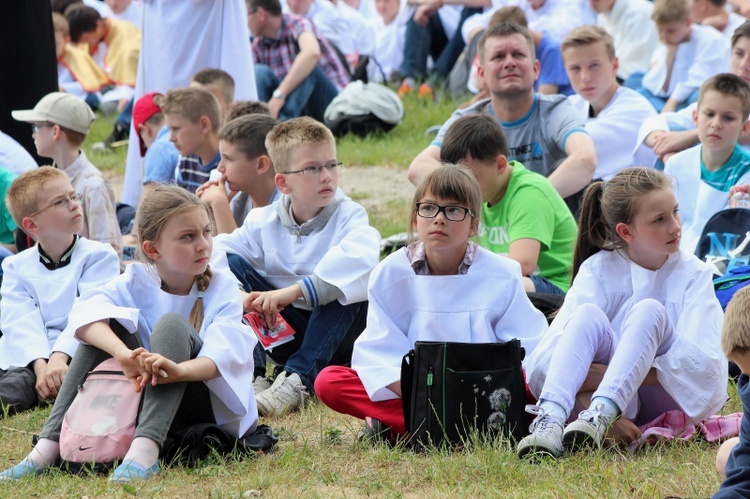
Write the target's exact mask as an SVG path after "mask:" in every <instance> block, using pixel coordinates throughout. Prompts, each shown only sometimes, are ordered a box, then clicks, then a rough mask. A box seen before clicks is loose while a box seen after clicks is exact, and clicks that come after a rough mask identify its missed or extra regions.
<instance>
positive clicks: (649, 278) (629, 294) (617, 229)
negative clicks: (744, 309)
mask: <svg viewBox="0 0 750 499" xmlns="http://www.w3.org/2000/svg"><path fill="white" fill-rule="evenodd" d="M580 220H581V221H580V230H579V236H578V243H577V247H576V252H575V254H574V260H573V285H572V286H571V288H570V291H568V294H567V295H566V296H565V301H564V303H563V306H562V308H561V309H560V311H559V313H558V314H557V316H556V317H555V319H554V321H553V322H552V324H551V325H550V329H549V330H548V331H547V333H546V335H545V336H544V339H543V340H542V341H541V342H540V344H539V346H538V347H537V349H536V350H535V351H534V352H532V353H531V355H530V356H529V357H528V358H527V361H526V375H527V379H528V382H529V388H530V389H531V392H532V394H533V395H534V396H535V397H537V398H538V400H539V405H537V406H527V408H526V410H527V412H530V413H531V414H535V415H536V416H537V417H536V419H535V420H534V422H533V423H532V425H531V432H532V433H531V435H529V436H527V437H526V438H524V439H523V440H521V442H519V444H518V448H517V451H518V455H519V456H521V457H522V456H525V455H527V454H530V455H534V454H537V453H545V454H550V455H552V456H555V457H556V456H559V455H561V454H562V453H563V449H566V450H576V449H578V448H580V447H581V446H583V445H585V444H595V445H596V446H600V445H601V444H602V441H603V439H604V435H605V433H606V432H607V430H608V428H609V426H610V425H611V424H612V423H613V422H614V421H615V420H616V419H617V418H620V417H622V418H623V419H622V420H621V421H618V422H617V423H616V425H617V428H614V429H616V430H618V431H619V432H620V434H621V435H620V436H621V437H622V438H623V439H624V440H633V439H635V438H637V437H638V434H639V432H638V428H637V427H636V426H635V424H634V423H633V421H635V422H648V421H651V420H652V419H653V418H655V417H656V416H658V415H660V414H662V413H664V412H666V411H668V410H672V409H679V410H682V411H683V412H685V413H686V414H687V415H688V416H689V417H690V418H691V419H692V420H693V421H695V422H698V421H700V420H701V419H703V418H706V417H708V416H710V415H712V414H714V413H715V412H716V411H717V410H718V409H719V408H721V406H722V405H724V402H725V401H726V398H727V392H726V384H727V362H726V360H725V359H724V356H723V355H722V351H721V348H720V345H719V333H720V330H721V325H722V320H723V314H722V311H721V307H720V306H719V303H718V301H717V300H716V297H715V295H714V290H713V285H712V281H711V279H712V273H711V270H710V269H709V268H708V266H707V265H706V264H704V263H703V262H701V261H700V260H698V259H697V258H696V257H695V256H693V255H692V254H690V253H687V252H684V251H682V250H680V235H681V222H680V216H679V214H678V211H677V201H676V199H675V194H674V191H673V190H672V184H671V180H670V177H668V176H667V175H665V174H664V173H663V172H660V171H658V170H653V169H651V168H640V167H638V168H626V169H624V170H621V171H620V172H619V173H617V174H616V175H615V176H614V177H612V179H611V180H609V181H607V182H606V183H602V182H596V183H594V184H592V185H591V186H589V187H588V188H587V189H586V192H585V194H584V197H583V204H582V206H581V218H580ZM592 391H593V392H594V393H593V396H591V399H590V402H591V403H590V408H589V409H588V410H584V411H582V412H581V413H580V414H579V415H578V419H577V420H575V421H573V422H572V423H570V424H569V425H568V426H567V427H566V428H565V429H564V430H563V426H564V424H565V421H566V420H567V419H568V417H569V416H570V414H571V411H572V410H573V407H574V404H575V403H576V397H577V396H578V397H579V398H581V399H583V401H582V403H586V402H585V401H587V400H588V395H589V394H590V393H591V392H592Z"/></svg>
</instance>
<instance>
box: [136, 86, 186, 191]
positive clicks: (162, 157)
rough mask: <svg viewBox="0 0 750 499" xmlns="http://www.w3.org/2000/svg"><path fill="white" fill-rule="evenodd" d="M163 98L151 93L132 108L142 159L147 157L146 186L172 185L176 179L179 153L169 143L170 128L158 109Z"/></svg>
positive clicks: (145, 165) (144, 180) (145, 167)
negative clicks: (155, 183)
mask: <svg viewBox="0 0 750 499" xmlns="http://www.w3.org/2000/svg"><path fill="white" fill-rule="evenodd" d="M162 97H164V96H163V95H162V94H160V93H158V92H151V93H148V94H146V95H144V96H143V97H141V98H140V99H138V101H136V103H135V105H134V106H133V126H134V128H135V130H136V132H137V133H138V144H139V146H140V148H141V157H144V156H145V158H144V164H143V184H144V185H145V184H148V183H151V182H170V181H173V180H174V179H175V168H176V167H177V163H178V161H179V160H180V153H178V152H177V149H175V147H174V144H172V142H170V141H169V128H167V127H166V126H165V119H164V113H162V111H161V107H160V106H159V104H158V103H159V101H160V99H161V98H162Z"/></svg>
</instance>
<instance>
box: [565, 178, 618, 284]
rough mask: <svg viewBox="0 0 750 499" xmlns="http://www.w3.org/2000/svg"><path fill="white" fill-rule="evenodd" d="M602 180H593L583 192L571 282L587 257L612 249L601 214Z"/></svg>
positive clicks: (607, 228)
mask: <svg viewBox="0 0 750 499" xmlns="http://www.w3.org/2000/svg"><path fill="white" fill-rule="evenodd" d="M603 192H604V182H601V181H600V182H594V183H593V184H591V185H589V186H588V187H587V188H586V190H585V191H584V193H583V199H582V200H581V212H580V216H579V220H578V239H577V240H576V247H575V251H574V253H573V269H572V277H571V282H572V281H573V280H574V279H575V278H576V275H578V269H580V268H581V264H583V262H585V261H586V259H587V258H588V257H590V256H591V255H593V254H594V253H597V252H599V251H601V250H605V251H612V250H613V249H615V247H614V245H613V244H612V237H611V234H610V231H609V227H608V226H607V222H606V221H605V220H604V216H603V215H602V202H601V201H602V193H603Z"/></svg>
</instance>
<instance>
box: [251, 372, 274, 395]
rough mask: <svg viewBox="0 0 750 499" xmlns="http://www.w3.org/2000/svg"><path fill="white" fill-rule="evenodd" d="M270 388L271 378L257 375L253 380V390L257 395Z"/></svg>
mask: <svg viewBox="0 0 750 499" xmlns="http://www.w3.org/2000/svg"><path fill="white" fill-rule="evenodd" d="M269 388H271V380H269V379H268V378H266V377H265V376H256V377H255V379H254V380H253V392H255V396H256V397H257V396H258V395H259V394H260V393H261V392H265V391H266V390H268V389H269Z"/></svg>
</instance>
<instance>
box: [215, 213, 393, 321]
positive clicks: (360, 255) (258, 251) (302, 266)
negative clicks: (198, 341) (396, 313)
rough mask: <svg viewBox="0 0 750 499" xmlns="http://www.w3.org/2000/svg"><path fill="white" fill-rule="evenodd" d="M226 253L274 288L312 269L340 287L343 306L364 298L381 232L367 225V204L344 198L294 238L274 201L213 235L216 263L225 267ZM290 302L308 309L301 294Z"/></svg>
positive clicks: (340, 299)
mask: <svg viewBox="0 0 750 499" xmlns="http://www.w3.org/2000/svg"><path fill="white" fill-rule="evenodd" d="M280 202H283V199H281V200H279V201H277V203H280ZM226 253H233V254H236V255H239V256H241V257H242V258H243V259H245V261H247V262H248V263H249V264H250V266H251V267H252V268H254V269H255V270H256V271H257V272H258V273H259V274H261V275H262V276H264V277H265V279H266V280H267V281H268V283H269V284H271V285H272V286H273V287H274V288H276V289H280V288H284V287H287V286H291V285H293V284H295V283H297V282H298V281H300V280H301V279H304V278H305V277H309V276H311V275H313V274H314V275H316V276H318V277H319V278H320V279H322V280H323V281H325V282H327V283H328V284H331V285H333V286H335V287H336V288H338V289H339V290H340V291H341V293H342V294H343V296H342V297H341V298H339V302H340V303H341V304H342V305H347V304H350V303H357V302H361V301H364V300H366V299H367V280H368V279H369V277H370V272H371V271H372V269H373V268H374V267H375V265H377V263H378V259H379V257H380V234H379V233H378V231H377V230H375V229H374V228H373V227H371V226H370V224H369V221H368V219H367V212H366V211H365V209H364V208H362V206H360V205H358V204H357V203H355V202H353V201H350V200H348V199H346V200H343V201H341V204H340V205H339V207H338V208H337V209H336V211H335V212H334V213H333V214H332V215H331V218H330V219H329V220H328V222H327V223H326V224H325V225H324V226H323V227H320V228H317V229H315V230H314V231H313V232H312V233H311V234H309V235H306V236H302V237H298V236H297V235H296V234H293V233H291V232H290V230H289V228H287V227H285V226H284V225H283V224H282V223H281V220H280V218H279V215H278V214H277V212H276V203H274V204H272V205H270V206H265V207H263V208H255V209H253V210H250V214H249V215H248V216H247V218H246V219H245V222H244V223H243V224H242V226H241V227H238V228H237V229H235V230H234V232H232V233H231V234H220V235H219V236H217V237H216V238H215V239H214V253H213V255H212V257H211V262H212V265H213V267H214V268H226V267H227V261H226ZM293 305H294V306H295V307H299V308H302V309H309V307H308V306H306V305H305V302H304V300H303V299H302V298H300V299H299V300H297V301H295V302H294V304H293Z"/></svg>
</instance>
